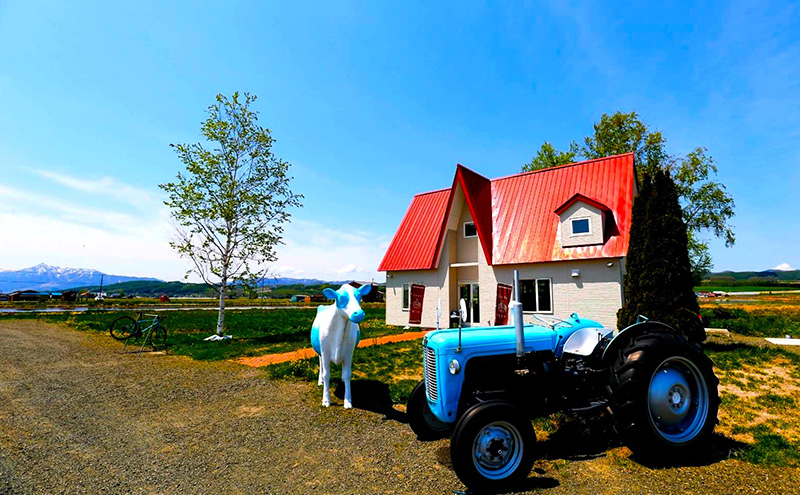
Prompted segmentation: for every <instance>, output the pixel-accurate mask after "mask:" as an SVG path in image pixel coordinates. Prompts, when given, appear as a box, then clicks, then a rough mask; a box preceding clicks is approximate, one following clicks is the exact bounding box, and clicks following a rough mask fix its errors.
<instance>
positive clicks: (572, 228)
mask: <svg viewBox="0 0 800 495" xmlns="http://www.w3.org/2000/svg"><path fill="white" fill-rule="evenodd" d="M576 220H586V224H587V225H588V227H589V230H587V231H586V232H580V233H577V234H576V233H575V221H576ZM569 233H570V236H572V237H582V236H589V235H592V219H591V217H577V218H570V219H569Z"/></svg>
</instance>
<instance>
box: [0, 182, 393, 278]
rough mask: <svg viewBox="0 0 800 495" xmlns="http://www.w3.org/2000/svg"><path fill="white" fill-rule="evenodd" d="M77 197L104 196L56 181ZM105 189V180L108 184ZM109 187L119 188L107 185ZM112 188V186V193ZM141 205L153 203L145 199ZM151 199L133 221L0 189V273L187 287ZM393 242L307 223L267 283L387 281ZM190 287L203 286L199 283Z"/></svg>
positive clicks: (162, 213)
mask: <svg viewBox="0 0 800 495" xmlns="http://www.w3.org/2000/svg"><path fill="white" fill-rule="evenodd" d="M58 177H59V178H58V179H53V180H56V181H63V182H64V183H68V184H70V185H71V186H72V188H73V189H78V190H85V191H86V192H87V193H90V192H97V194H105V192H100V191H99V189H98V187H99V186H97V184H99V183H100V182H98V181H81V180H79V179H74V178H71V177H66V176H58ZM104 181H105V179H104ZM103 183H104V184H110V185H113V184H118V182H116V181H115V180H114V179H108V180H107V181H105V182H103ZM109 187H110V186H109ZM140 197H141V198H145V197H148V196H147V195H144V194H143V195H141V196H140ZM149 197H150V203H149V204H146V203H142V204H141V205H140V208H139V210H138V211H136V212H135V213H126V212H123V211H119V210H118V209H117V210H115V209H113V206H112V207H103V208H92V207H87V206H83V205H79V204H75V203H71V202H70V201H67V200H64V199H61V198H59V197H58V196H57V195H54V194H45V193H38V194H37V193H33V192H29V191H27V190H22V189H15V188H12V187H8V186H2V185H0V198H3V203H4V204H5V205H6V207H5V209H4V210H2V211H0V225H2V226H3V228H4V234H5V235H3V236H2V237H0V252H2V253H3V254H4V256H3V258H2V260H1V261H0V262H2V264H3V266H2V267H0V268H23V267H27V266H32V265H35V264H37V263H41V262H44V263H48V264H51V265H58V266H67V267H78V266H80V267H86V268H95V269H98V270H101V271H103V272H106V273H112V274H115V275H131V276H145V277H157V278H161V279H166V280H179V279H182V278H183V277H184V275H185V273H186V271H187V270H188V269H189V268H190V267H191V265H190V261H189V260H186V259H181V258H180V257H179V256H178V254H177V253H175V252H174V251H173V250H172V249H171V248H170V247H169V240H170V236H171V235H172V233H173V230H174V229H173V227H172V225H171V222H170V218H169V211H168V209H167V208H166V207H165V206H163V205H161V204H159V202H158V201H157V200H156V199H154V198H153V196H152V195H151V196H149ZM390 240H391V237H390V236H387V235H378V234H375V233H373V232H369V231H364V230H355V229H354V230H339V229H335V228H330V227H327V226H325V225H322V224H319V223H316V222H311V221H307V220H302V219H294V220H293V221H292V223H291V224H289V225H287V226H286V232H285V235H284V242H285V245H281V246H278V249H277V254H278V261H277V262H276V263H275V265H274V266H272V267H270V272H269V275H270V276H283V277H295V278H299V277H303V278H319V279H322V280H345V279H355V280H370V279H374V280H377V281H383V280H384V274H382V273H379V272H377V271H376V270H377V267H378V264H379V263H380V260H381V258H382V256H383V253H384V252H385V251H386V247H387V246H388V244H389V242H390ZM190 280H192V281H199V279H198V278H197V277H195V276H192V277H191V278H190Z"/></svg>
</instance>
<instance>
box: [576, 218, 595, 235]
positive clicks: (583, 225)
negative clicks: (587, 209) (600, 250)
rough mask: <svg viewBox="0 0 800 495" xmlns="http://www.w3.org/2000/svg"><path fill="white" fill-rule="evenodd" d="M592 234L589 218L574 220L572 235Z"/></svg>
mask: <svg viewBox="0 0 800 495" xmlns="http://www.w3.org/2000/svg"><path fill="white" fill-rule="evenodd" d="M591 233H592V227H591V224H590V223H589V219H588V218H575V219H573V220H572V235H580V234H591Z"/></svg>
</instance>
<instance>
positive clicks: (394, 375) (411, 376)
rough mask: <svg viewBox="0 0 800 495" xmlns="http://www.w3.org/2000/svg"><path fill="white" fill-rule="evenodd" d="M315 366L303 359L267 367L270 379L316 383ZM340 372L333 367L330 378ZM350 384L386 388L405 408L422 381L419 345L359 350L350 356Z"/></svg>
mask: <svg viewBox="0 0 800 495" xmlns="http://www.w3.org/2000/svg"><path fill="white" fill-rule="evenodd" d="M318 373H319V362H318V360H317V359H316V358H315V359H304V360H301V361H294V362H289V363H281V364H275V365H272V366H268V367H267V374H268V375H269V376H270V377H271V378H295V379H301V380H308V381H316V380H317V376H318ZM339 373H340V369H339V367H338V366H334V370H333V377H334V378H338V376H339ZM352 379H353V380H376V381H379V382H382V383H384V384H386V385H387V386H388V388H389V396H390V397H391V400H392V402H393V403H395V404H398V403H399V404H405V402H406V401H407V400H408V396H409V394H411V390H412V389H413V388H414V386H415V385H416V384H417V383H419V381H420V380H422V343H421V341H420V340H415V341H409V342H398V343H395V344H386V345H380V346H372V347H362V348H359V349H357V350H356V352H355V354H354V355H353V366H352Z"/></svg>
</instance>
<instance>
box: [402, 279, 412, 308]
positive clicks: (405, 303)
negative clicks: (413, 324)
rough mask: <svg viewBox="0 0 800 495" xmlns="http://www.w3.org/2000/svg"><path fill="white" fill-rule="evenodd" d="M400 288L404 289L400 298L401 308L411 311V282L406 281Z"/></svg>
mask: <svg viewBox="0 0 800 495" xmlns="http://www.w3.org/2000/svg"><path fill="white" fill-rule="evenodd" d="M406 287H408V297H406ZM400 290H401V291H402V293H401V295H400V299H401V304H400V308H401V309H402V310H403V311H410V308H411V282H406V283H404V284H403V285H402V286H401V287H400Z"/></svg>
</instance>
